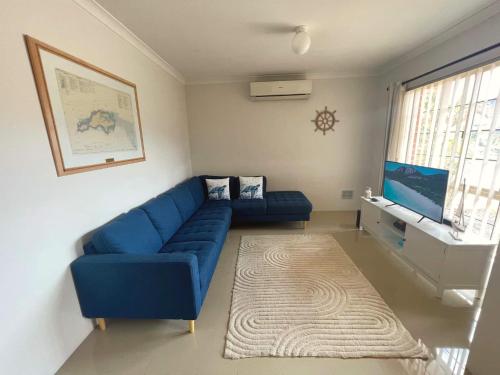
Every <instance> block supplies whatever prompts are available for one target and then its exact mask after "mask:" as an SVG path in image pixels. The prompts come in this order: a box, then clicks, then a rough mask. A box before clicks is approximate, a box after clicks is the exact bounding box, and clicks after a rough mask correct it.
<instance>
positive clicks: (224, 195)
mask: <svg viewBox="0 0 500 375" xmlns="http://www.w3.org/2000/svg"><path fill="white" fill-rule="evenodd" d="M205 182H206V183H207V191H208V199H210V200H216V201H220V200H230V199H231V196H230V194H229V177H228V178H217V179H209V178H207V179H206V180H205Z"/></svg>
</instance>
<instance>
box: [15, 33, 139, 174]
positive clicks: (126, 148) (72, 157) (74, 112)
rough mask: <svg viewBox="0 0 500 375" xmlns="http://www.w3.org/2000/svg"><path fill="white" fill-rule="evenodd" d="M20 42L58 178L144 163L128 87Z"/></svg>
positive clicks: (30, 42) (59, 54) (133, 90)
mask: <svg viewBox="0 0 500 375" xmlns="http://www.w3.org/2000/svg"><path fill="white" fill-rule="evenodd" d="M25 40H26V45H27V48H28V54H29V57H30V61H31V67H32V69H33V75H34V78H35V84H36V88H37V91H38V97H39V99H40V104H41V107H42V112H43V117H44V120H45V126H46V128H47V133H48V136H49V141H50V147H51V149H52V155H53V157H54V162H55V165H56V170H57V175H58V176H63V175H67V174H72V173H79V172H86V171H90V170H94V169H99V168H107V167H112V166H117V165H123V164H128V163H135V162H139V161H144V160H146V158H145V154H144V143H143V139H142V129H141V120H140V116H139V104H138V100H137V90H136V87H135V85H134V84H133V83H131V82H128V81H126V80H124V79H123V78H120V77H117V76H115V75H114V74H111V73H108V72H106V71H104V70H102V69H100V68H98V67H96V66H94V65H91V64H89V63H87V62H85V61H83V60H81V59H79V58H76V57H74V56H71V55H68V54H67V53H65V52H62V51H60V50H58V49H56V48H54V47H51V46H49V45H47V44H45V43H43V42H40V41H39V40H36V39H34V38H31V37H29V36H27V35H25Z"/></svg>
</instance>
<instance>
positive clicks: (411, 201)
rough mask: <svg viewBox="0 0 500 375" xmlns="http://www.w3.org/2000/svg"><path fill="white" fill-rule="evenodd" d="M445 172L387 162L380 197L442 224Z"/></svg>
mask: <svg viewBox="0 0 500 375" xmlns="http://www.w3.org/2000/svg"><path fill="white" fill-rule="evenodd" d="M447 186H448V171H447V170H444V169H436V168H428V167H421V166H418V165H412V164H403V163H396V162H394V161H386V162H385V167H384V185H383V196H384V198H385V199H387V200H389V201H391V202H394V203H396V204H399V205H400V206H403V207H405V208H408V209H409V210H412V211H415V212H416V213H418V214H420V215H422V216H424V217H427V218H429V219H431V220H434V221H437V222H438V223H441V222H442V221H443V210H444V201H445V198H446V188H447Z"/></svg>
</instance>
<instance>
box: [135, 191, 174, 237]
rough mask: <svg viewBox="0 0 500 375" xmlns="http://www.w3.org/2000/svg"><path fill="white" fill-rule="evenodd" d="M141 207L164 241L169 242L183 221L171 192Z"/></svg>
mask: <svg viewBox="0 0 500 375" xmlns="http://www.w3.org/2000/svg"><path fill="white" fill-rule="evenodd" d="M140 208H142V209H143V210H144V211H145V212H146V213H147V214H148V216H149V219H150V220H151V222H152V223H153V225H154V227H155V228H156V230H157V231H158V233H160V236H161V239H162V241H163V243H165V242H167V241H168V240H169V239H170V237H172V236H173V235H174V233H175V232H176V231H177V229H179V228H180V226H181V225H182V223H183V220H182V217H181V214H180V212H179V210H178V209H177V206H176V205H175V203H174V201H173V200H172V197H171V196H170V195H169V194H166V193H164V194H161V195H159V196H158V197H156V198H153V199H151V200H149V201H148V202H146V203H144V204H143V205H142V206H141V207H140Z"/></svg>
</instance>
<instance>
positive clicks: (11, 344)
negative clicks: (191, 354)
mask: <svg viewBox="0 0 500 375" xmlns="http://www.w3.org/2000/svg"><path fill="white" fill-rule="evenodd" d="M1 13H2V21H1V24H0V50H1V51H2V52H1V55H2V56H1V58H0V93H1V94H0V97H1V100H0V124H1V126H0V146H1V147H0V172H1V174H0V181H1V183H0V202H1V205H0V326H1V327H2V328H1V334H0V373H1V374H23V375H28V374H52V373H54V372H55V371H56V370H57V369H58V367H59V366H60V365H61V364H62V363H63V362H64V361H65V360H66V358H67V357H68V356H69V355H70V354H71V353H72V352H73V351H74V350H75V349H76V347H77V346H78V345H79V344H80V342H81V341H82V340H83V339H84V338H85V337H86V336H87V335H88V334H89V332H90V331H91V330H92V322H91V321H90V320H87V319H84V318H82V316H81V313H80V308H79V305H78V302H77V299H76V295H75V290H74V286H73V281H72V279H71V276H70V272H69V268H68V266H69V264H70V262H71V261H72V260H73V259H75V258H76V257H77V256H78V254H80V253H81V237H82V235H84V234H86V233H87V232H89V231H91V230H92V229H94V228H95V227H97V226H99V225H100V224H102V223H104V222H106V221H107V220H109V219H111V218H112V217H114V216H115V215H117V214H119V213H121V212H123V211H126V210H128V209H130V208H132V207H133V206H135V205H138V204H140V203H141V202H143V201H145V200H147V199H148V198H150V197H152V196H154V195H155V194H157V193H159V192H161V191H163V190H166V189H167V188H168V187H170V186H172V185H173V184H175V183H177V182H179V181H180V180H182V179H184V178H186V177H188V176H189V175H190V174H191V166H190V156H189V139H188V130H187V117H186V107H185V87H184V85H183V84H182V83H180V82H179V81H177V80H176V79H175V78H173V77H172V76H171V75H169V74H168V73H167V72H166V71H165V70H163V69H161V68H160V67H159V66H158V65H157V64H155V63H153V62H152V61H151V60H149V59H148V58H146V57H145V55H143V54H142V53H141V52H139V51H138V50H137V49H135V48H134V47H132V46H131V45H130V44H129V43H128V42H126V41H124V40H123V39H121V38H120V37H118V36H117V35H116V34H115V33H114V32H112V31H111V30H110V29H109V28H108V27H106V26H105V25H103V24H102V23H101V22H99V21H98V20H97V19H96V18H94V17H93V16H91V15H90V14H89V13H87V12H86V11H84V10H83V9H82V8H80V7H79V6H78V5H76V4H75V3H74V2H73V1H69V0H44V1H39V0H31V1H30V0H10V1H3V2H2V6H1ZM25 33H26V34H29V35H31V36H33V37H35V38H37V39H40V40H42V41H45V42H46V43H49V44H51V45H53V46H55V47H58V48H60V49H62V50H64V51H66V52H68V53H71V54H73V55H76V56H78V57H81V58H83V59H84V60H87V61H89V62H91V63H93V64H96V65H97V66H100V67H102V68H103V69H106V70H109V71H111V72H113V73H115V74H117V75H119V76H121V77H124V78H126V79H127V80H130V81H132V82H134V83H135V84H136V85H137V91H138V95H139V106H140V111H141V119H142V127H143V133H144V144H145V151H146V159H147V161H146V162H143V163H136V164H131V165H127V166H122V167H115V168H108V169H103V170H99V171H94V172H88V173H82V174H76V175H72V176H66V177H57V176H56V171H55V167H54V163H53V160H52V156H51V152H50V147H49V142H48V139H47V134H46V131H45V126H44V122H43V119H42V113H41V110H40V105H39V102H38V98H37V93H36V90H35V85H34V82H33V75H32V72H31V68H30V65H29V60H28V56H27V53H26V49H25V45H24V41H23V34H25Z"/></svg>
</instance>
